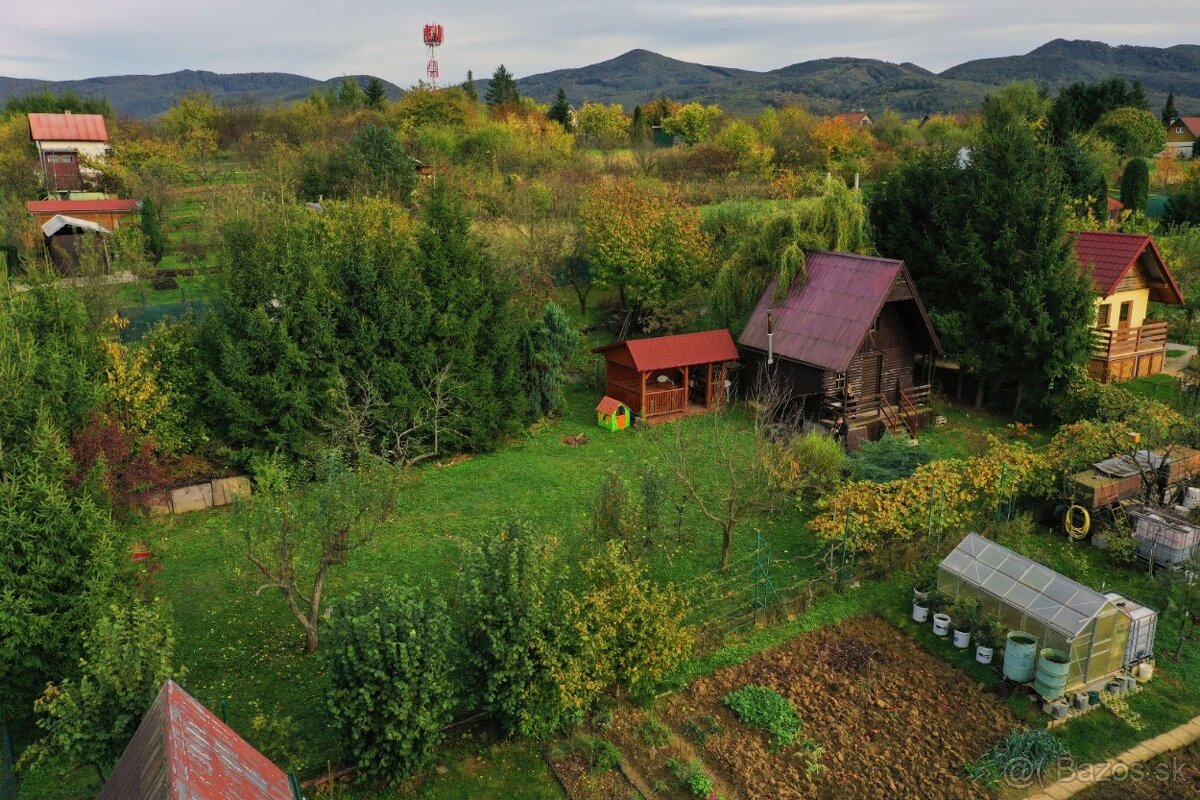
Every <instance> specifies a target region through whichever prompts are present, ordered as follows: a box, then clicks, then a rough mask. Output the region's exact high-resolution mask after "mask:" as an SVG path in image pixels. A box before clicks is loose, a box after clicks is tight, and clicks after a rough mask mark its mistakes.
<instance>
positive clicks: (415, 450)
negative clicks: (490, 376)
mask: <svg viewBox="0 0 1200 800" xmlns="http://www.w3.org/2000/svg"><path fill="white" fill-rule="evenodd" d="M461 391H462V384H461V383H460V382H458V381H457V380H455V379H454V378H453V376H452V375H451V374H450V365H449V364H447V365H446V366H443V367H442V368H441V369H439V370H437V371H436V372H433V373H431V374H429V375H427V376H426V377H425V378H423V379H422V381H421V402H419V403H418V404H417V406H416V408H415V410H414V411H413V413H412V416H411V417H410V418H409V424H408V426H407V427H405V428H404V429H403V430H396V431H393V432H392V436H391V439H392V447H391V449H390V451H389V453H388V455H390V456H391V457H392V458H393V459H394V460H395V461H396V462H398V463H400V464H403V465H404V466H406V467H407V466H412V465H414V464H417V463H419V462H421V461H424V460H425V459H427V458H436V457H437V456H439V455H441V454H442V447H443V445H444V443H445V441H446V439H447V437H450V438H454V437H459V436H463V435H465V428H463V427H462V426H463V423H464V422H465V420H464V418H463V415H462V411H461V404H460V403H459V398H460V393H461Z"/></svg>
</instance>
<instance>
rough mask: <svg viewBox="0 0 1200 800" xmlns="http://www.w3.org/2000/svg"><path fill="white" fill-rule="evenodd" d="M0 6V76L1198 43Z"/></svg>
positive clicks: (1111, 17) (982, 11)
mask: <svg viewBox="0 0 1200 800" xmlns="http://www.w3.org/2000/svg"><path fill="white" fill-rule="evenodd" d="M53 7H54V13H49V12H48V10H47V9H48V8H49V7H48V6H47V5H46V4H45V3H42V2H37V0H0V75H5V76H9V77H21V78H47V79H52V80H63V79H70V78H85V77H92V76H97V75H116V74H125V73H151V74H154V73H163V72H172V71H174V70H178V69H189V68H190V69H207V70H212V71H215V72H251V71H270V72H296V73H300V74H303V75H308V76H310V77H314V78H319V79H324V78H331V77H335V76H338V75H350V74H364V73H367V74H374V75H379V76H380V77H383V78H386V79H387V80H390V81H392V82H394V83H397V84H400V85H401V86H409V85H411V84H413V83H414V82H416V80H417V79H419V78H421V77H422V76H423V74H424V65H425V56H424V53H423V51H422V47H421V26H422V24H423V23H425V22H427V21H437V22H441V23H442V24H444V25H445V26H446V44H445V46H443V47H442V49H441V63H442V76H443V80H445V81H458V80H461V79H462V78H463V77H464V76H465V74H466V71H467V70H468V69H473V70H474V71H475V74H476V76H484V75H487V74H490V73H491V70H492V69H493V68H494V67H495V65H496V64H498V63H501V62H503V63H504V64H506V65H507V66H508V67H509V68H510V69H511V70H512V71H513V72H514V73H516V74H517V75H518V76H523V75H529V74H533V73H536V72H545V71H547V70H551V69H557V68H561V67H573V66H583V65H585V64H590V63H594V62H596V61H603V60H605V59H607V58H611V57H613V56H616V55H619V54H620V53H623V52H625V51H626V50H630V49H632V48H635V47H641V48H646V49H649V50H654V51H657V52H660V53H663V54H665V55H669V56H672V57H675V58H680V59H684V60H687V61H698V62H702V63H707V64H717V65H721V66H731V67H742V68H746V69H758V70H766V69H774V68H776V67H781V66H784V65H787V64H793V63H796V62H798V61H805V60H808V59H812V58H821V57H825V56H839V55H840V56H862V57H873V58H881V59H884V60H887V61H896V62H900V61H912V62H915V63H917V64H920V65H921V66H923V67H926V68H928V69H932V70H935V71H936V70H942V69H945V68H946V67H949V66H952V65H954V64H957V63H960V62H962V61H966V60H969V59H972V58H983V57H989V56H1000V55H1013V54H1017V53H1025V52H1028V51H1029V50H1031V49H1033V48H1035V47H1037V46H1038V45H1040V44H1042V43H1044V42H1046V41H1048V40H1050V39H1055V38H1067V39H1096V40H1099V41H1104V42H1108V43H1110V44H1139V45H1153V46H1160V47H1161V46H1168V45H1172V44H1183V43H1198V42H1200V13H1196V12H1195V10H1194V7H1193V4H1191V3H1188V2H1186V0H1170V1H1168V0H1139V2H1136V3H1135V2H1129V1H1128V0H1086V1H1084V0H792V2H784V0H751V2H717V1H716V0H595V1H594V2H590V3H579V2H569V1H567V0H562V1H559V2H555V1H554V0H526V2H523V3H507V2H486V1H485V0H445V2H443V3H440V4H439V3H432V2H425V3H419V2H410V0H339V1H337V2H335V1H334V0H194V1H193V0H106V2H102V3H98V2H95V0H60V1H59V2H58V3H55V4H53Z"/></svg>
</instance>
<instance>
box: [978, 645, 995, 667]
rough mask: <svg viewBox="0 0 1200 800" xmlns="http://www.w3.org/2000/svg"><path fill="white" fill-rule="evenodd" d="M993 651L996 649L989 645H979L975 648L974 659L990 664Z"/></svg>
mask: <svg viewBox="0 0 1200 800" xmlns="http://www.w3.org/2000/svg"><path fill="white" fill-rule="evenodd" d="M995 652H996V651H995V650H994V649H993V648H991V647H984V646H983V645H979V646H978V647H976V648H975V660H976V661H978V662H979V663H980V664H990V663H992V656H993V655H995Z"/></svg>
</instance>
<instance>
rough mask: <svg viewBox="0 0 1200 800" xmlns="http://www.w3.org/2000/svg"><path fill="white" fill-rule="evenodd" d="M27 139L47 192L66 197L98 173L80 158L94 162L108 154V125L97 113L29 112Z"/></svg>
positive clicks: (77, 190)
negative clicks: (33, 149) (33, 152)
mask: <svg viewBox="0 0 1200 800" xmlns="http://www.w3.org/2000/svg"><path fill="white" fill-rule="evenodd" d="M29 138H30V139H32V140H33V143H34V146H35V147H36V148H37V154H38V162H39V164H40V165H41V168H42V181H43V185H44V187H45V190H46V193H47V194H48V195H59V196H61V197H64V198H65V197H67V196H69V194H70V193H71V192H80V191H83V190H84V189H85V188H86V186H85V184H86V183H87V182H88V181H90V180H91V179H94V178H95V177H96V176H97V175H98V174H99V173H98V172H97V171H96V169H95V168H94V167H88V166H85V165H84V164H83V163H82V161H81V159H92V160H93V161H98V160H102V159H104V158H105V157H106V156H108V154H109V147H108V127H107V126H106V125H105V122H104V116H103V115H101V114H72V113H71V112H69V111H67V112H65V113H62V114H40V113H33V114H30V115H29Z"/></svg>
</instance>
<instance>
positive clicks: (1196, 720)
mask: <svg viewBox="0 0 1200 800" xmlns="http://www.w3.org/2000/svg"><path fill="white" fill-rule="evenodd" d="M1197 739H1200V717H1193V718H1192V720H1191V722H1185V723H1184V724H1183V725H1180V726H1179V727H1178V728H1174V729H1173V730H1169V731H1167V732H1166V733H1163V734H1159V735H1158V736H1155V737H1154V738H1153V739H1147V740H1146V741H1144V742H1142V743H1141V744H1139V745H1137V746H1136V747H1131V748H1130V749H1128V750H1126V751H1125V752H1124V753H1121V755H1119V756H1117V757H1116V758H1114V759H1113V760H1111V761H1106V762H1105V763H1103V764H1092V765H1090V766H1089V767H1088V768H1086V769H1084V770H1081V771H1078V772H1076V773H1075V774H1074V775H1069V776H1067V777H1065V778H1062V779H1060V780H1058V781H1056V782H1055V783H1052V784H1051V785H1050V786H1048V787H1046V788H1045V789H1043V790H1042V791H1040V792H1037V793H1036V794H1032V795H1030V796H1029V797H1028V798H1027V800H1066V798H1068V797H1073V796H1074V795H1076V794H1078V793H1079V792H1082V791H1083V790H1084V789H1086V788H1088V787H1089V786H1091V785H1092V784H1095V783H1099V782H1100V781H1103V780H1105V779H1107V778H1109V777H1112V776H1114V775H1119V774H1120V771H1121V770H1122V769H1123V768H1128V767H1130V766H1132V765H1134V764H1140V763H1141V762H1143V761H1149V760H1150V759H1152V758H1155V757H1157V756H1161V755H1164V754H1166V753H1171V752H1174V751H1176V750H1179V749H1180V748H1183V747H1187V746H1188V745H1189V744H1191V743H1192V742H1194V741H1196V740H1197Z"/></svg>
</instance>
